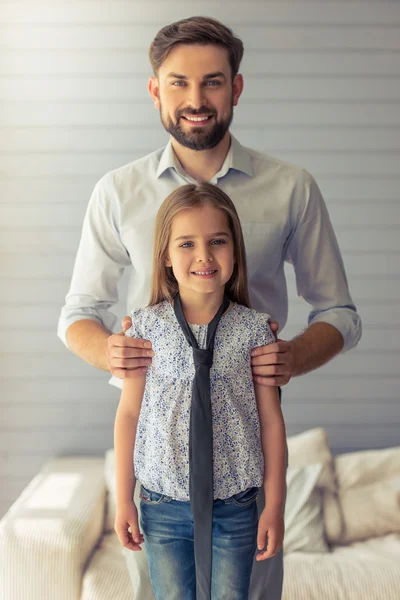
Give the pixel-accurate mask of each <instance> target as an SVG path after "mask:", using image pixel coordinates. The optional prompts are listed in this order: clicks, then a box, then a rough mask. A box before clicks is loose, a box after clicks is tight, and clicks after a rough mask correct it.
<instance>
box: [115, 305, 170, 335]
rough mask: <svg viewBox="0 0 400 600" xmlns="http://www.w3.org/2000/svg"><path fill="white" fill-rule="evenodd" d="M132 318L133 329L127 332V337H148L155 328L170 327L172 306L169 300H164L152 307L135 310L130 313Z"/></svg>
mask: <svg viewBox="0 0 400 600" xmlns="http://www.w3.org/2000/svg"><path fill="white" fill-rule="evenodd" d="M130 317H131V320H132V327H130V328H129V329H128V330H127V331H126V332H125V335H128V336H129V337H146V335H147V334H148V332H149V331H151V330H152V329H153V327H158V328H160V326H162V325H168V324H169V323H170V322H171V305H170V303H169V302H168V301H167V300H164V301H163V302H160V303H159V304H154V305H152V306H145V307H144V308H134V309H133V310H132V311H131V313H130Z"/></svg>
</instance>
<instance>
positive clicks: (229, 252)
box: [166, 203, 235, 301]
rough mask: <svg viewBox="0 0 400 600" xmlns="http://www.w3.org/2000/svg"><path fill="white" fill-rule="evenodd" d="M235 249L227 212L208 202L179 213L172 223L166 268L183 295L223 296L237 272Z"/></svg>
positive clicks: (215, 297)
mask: <svg viewBox="0 0 400 600" xmlns="http://www.w3.org/2000/svg"><path fill="white" fill-rule="evenodd" d="M234 264H235V261H234V246H233V239H232V233H231V230H230V227H229V223H228V218H227V216H226V213H225V212H223V211H222V210H220V209H218V208H216V207H214V206H212V205H211V204H208V203H205V204H203V205H201V206H199V207H196V208H187V209H185V210H182V211H181V212H179V213H178V214H177V215H176V216H175V217H174V220H173V222H172V227H171V235H170V240H169V244H168V256H167V260H166V266H167V267H171V268H172V271H173V274H174V276H175V279H176V280H177V281H178V284H179V291H180V293H181V294H182V293H183V294H185V293H186V294H187V293H190V294H191V295H192V294H193V293H195V294H201V295H204V294H207V298H204V300H205V301H206V300H207V301H209V300H211V296H213V298H212V299H213V300H214V299H217V298H219V297H222V295H223V293H224V288H225V284H226V283H227V282H228V281H229V279H230V278H231V276H232V273H233V269H234Z"/></svg>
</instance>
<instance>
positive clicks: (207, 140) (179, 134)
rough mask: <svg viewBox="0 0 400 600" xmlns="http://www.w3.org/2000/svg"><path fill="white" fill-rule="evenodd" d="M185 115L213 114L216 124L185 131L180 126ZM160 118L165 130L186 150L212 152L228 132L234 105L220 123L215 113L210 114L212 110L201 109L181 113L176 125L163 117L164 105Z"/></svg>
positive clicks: (168, 118)
mask: <svg viewBox="0 0 400 600" xmlns="http://www.w3.org/2000/svg"><path fill="white" fill-rule="evenodd" d="M183 114H185V116H193V117H194V116H197V115H210V114H212V115H213V116H214V123H213V125H212V126H211V127H210V126H209V125H205V126H204V127H198V126H197V127H193V129H192V131H191V132H188V131H184V130H183V129H182V128H181V126H180V122H181V119H180V117H181V116H182V115H183ZM160 118H161V123H162V124H163V126H164V129H165V130H166V131H168V133H170V134H171V135H172V137H174V138H175V139H176V141H177V142H179V144H181V145H182V146H184V147H185V148H190V150H210V149H211V148H214V147H215V146H216V145H217V144H219V143H220V141H221V140H222V139H223V138H224V136H225V134H226V132H227V131H228V129H229V127H230V124H231V123H232V119H233V104H232V103H231V107H230V112H229V115H228V117H227V118H226V119H222V120H220V121H218V120H217V118H216V115H215V113H210V110H209V109H208V108H206V107H201V108H199V109H198V110H196V111H193V110H184V111H179V113H178V114H177V120H176V124H175V123H173V122H172V120H171V118H170V117H169V116H168V117H167V118H164V117H163V110H162V105H160Z"/></svg>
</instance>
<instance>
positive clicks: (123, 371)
mask: <svg viewBox="0 0 400 600" xmlns="http://www.w3.org/2000/svg"><path fill="white" fill-rule="evenodd" d="M131 326H132V321H131V319H130V318H129V317H124V318H123V319H122V329H123V331H122V332H121V333H114V334H113V335H110V337H109V338H108V340H107V342H108V345H107V360H108V366H109V369H110V373H111V375H114V376H115V377H118V378H119V379H127V378H132V377H138V376H141V375H143V373H145V372H146V371H147V367H148V366H149V365H150V364H151V359H152V357H153V356H154V352H153V350H152V349H151V342H149V341H148V340H142V339H137V338H130V337H126V336H125V335H124V333H125V331H127V329H129V327H131Z"/></svg>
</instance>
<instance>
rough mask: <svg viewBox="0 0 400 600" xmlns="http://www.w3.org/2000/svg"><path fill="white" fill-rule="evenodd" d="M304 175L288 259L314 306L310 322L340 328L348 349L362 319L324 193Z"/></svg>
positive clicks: (301, 289) (302, 294) (304, 294)
mask: <svg viewBox="0 0 400 600" xmlns="http://www.w3.org/2000/svg"><path fill="white" fill-rule="evenodd" d="M303 177H304V178H303V186H301V193H300V195H299V197H298V198H297V200H298V202H297V204H295V207H294V213H295V214H293V215H292V219H293V224H292V231H291V234H290V236H289V239H288V241H287V245H286V256H285V258H286V260H287V262H290V263H291V264H293V267H294V271H295V275H296V285H297V292H298V295H299V296H300V297H301V298H304V300H306V301H307V302H308V303H309V304H310V305H311V306H312V310H311V312H310V314H309V318H308V324H309V325H311V324H312V323H317V322H324V323H330V324H331V325H333V326H334V327H336V329H338V330H339V331H340V333H341V334H342V336H343V339H344V347H343V351H346V350H349V349H350V348H352V347H354V346H355V345H356V344H357V343H358V341H359V339H360V337H361V319H360V316H359V315H358V314H357V309H356V306H355V304H354V302H353V300H352V298H351V296H350V292H349V287H348V282H347V277H346V272H345V267H344V264H343V259H342V255H341V252H340V249H339V245H338V242H337V239H336V236H335V232H334V230H333V227H332V223H331V220H330V217H329V214H328V210H327V208H326V205H325V202H324V199H323V197H322V194H321V192H320V190H319V188H318V185H317V184H316V182H315V181H314V179H313V177H312V176H311V175H310V173H308V172H307V171H303Z"/></svg>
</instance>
